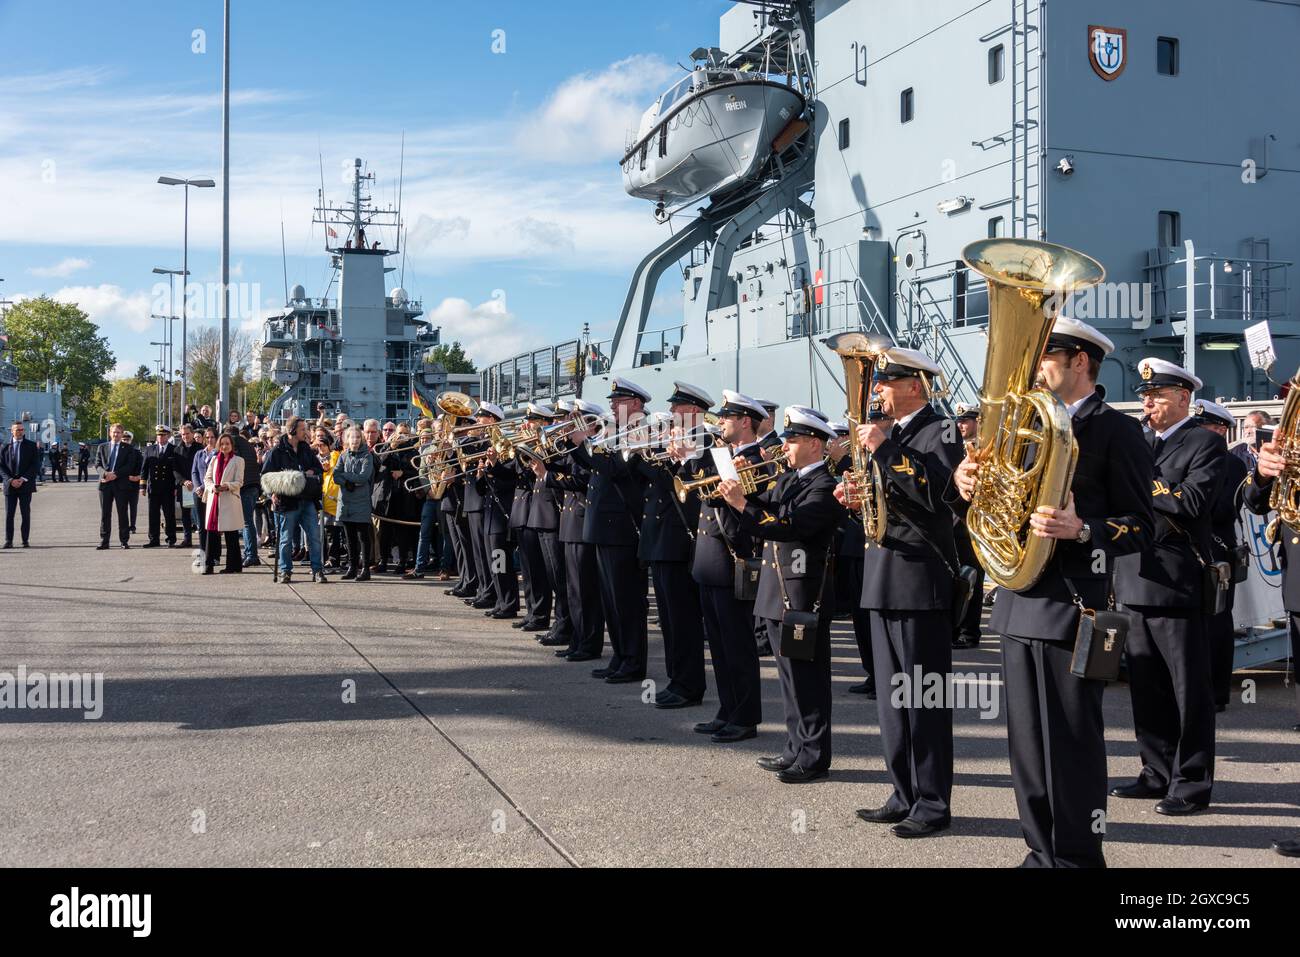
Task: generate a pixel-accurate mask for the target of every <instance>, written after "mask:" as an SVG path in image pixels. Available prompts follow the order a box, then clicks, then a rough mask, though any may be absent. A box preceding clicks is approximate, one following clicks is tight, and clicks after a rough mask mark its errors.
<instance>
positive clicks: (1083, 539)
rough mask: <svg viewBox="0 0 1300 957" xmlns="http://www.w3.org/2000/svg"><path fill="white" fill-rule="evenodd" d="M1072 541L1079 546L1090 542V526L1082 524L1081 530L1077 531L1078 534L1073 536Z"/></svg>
mask: <svg viewBox="0 0 1300 957" xmlns="http://www.w3.org/2000/svg"><path fill="white" fill-rule="evenodd" d="M1074 540H1075V541H1076V542H1078V543H1079V544H1080V545H1086V544H1088V543H1089V542H1090V541H1092V526H1091V525H1089V524H1088V523H1087V522H1084V523H1083V528H1081V529H1079V534H1078V535H1076V536H1075V538H1074Z"/></svg>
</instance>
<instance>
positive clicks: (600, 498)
mask: <svg viewBox="0 0 1300 957" xmlns="http://www.w3.org/2000/svg"><path fill="white" fill-rule="evenodd" d="M611 385H612V388H611V390H610V394H609V403H610V411H611V412H612V413H613V417H614V424H613V426H612V431H611V433H610V434H611V435H614V434H617V432H618V431H619V430H621V429H626V428H628V427H629V426H633V425H635V424H636V423H637V422H639V421H640V420H641V419H642V418H644V417H645V403H646V402H648V401H649V400H650V393H648V392H646V391H645V389H643V388H641V386H639V385H637V384H636V383H635V382H630V381H629V380H627V379H624V378H622V377H621V376H615V377H614V379H613V382H612V383H611ZM570 454H571V455H572V456H573V459H574V461H575V462H577V463H578V464H579V465H581V466H582V467H583V468H586V469H589V470H590V471H591V480H590V481H589V482H588V485H587V515H586V524H585V526H584V527H583V537H584V538H585V539H586V540H587V542H589V543H590V544H592V545H595V546H596V564H597V567H598V568H599V569H600V595H601V605H602V607H603V609H604V615H605V624H606V625H607V626H608V628H609V641H610V644H611V645H612V646H613V649H614V653H613V655H612V656H611V657H610V660H609V665H608V666H607V667H604V668H595V669H593V670H592V672H591V675H592V677H593V678H604V679H605V681H606V682H608V683H609V684H625V683H630V682H639V681H642V680H644V679H645V669H646V651H647V649H646V641H647V638H646V627H647V620H646V619H647V616H648V615H649V601H648V598H647V593H646V574H645V571H644V570H643V569H642V568H641V565H640V562H638V560H637V548H638V547H639V544H640V527H641V513H642V509H643V507H644V502H645V481H644V479H642V478H641V477H640V476H639V475H635V474H634V473H633V472H632V470H631V469H630V468H629V467H628V464H627V463H626V462H625V461H623V456H622V455H621V454H620V453H619V445H618V444H613V445H612V447H611V445H609V444H603V445H601V446H600V447H599V448H596V449H595V450H594V451H593V450H589V449H588V448H587V447H586V446H585V445H582V444H579V445H576V446H574V449H573V451H572V452H571V453H570Z"/></svg>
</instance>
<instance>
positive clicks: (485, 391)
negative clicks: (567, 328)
mask: <svg viewBox="0 0 1300 957" xmlns="http://www.w3.org/2000/svg"><path fill="white" fill-rule="evenodd" d="M591 345H592V346H595V345H596V344H595V343H592V344H591ZM607 350H608V346H607V347H606V352H607ZM584 355H587V356H588V358H589V355H590V353H589V352H588V353H586V354H584V351H583V345H582V341H581V340H580V339H571V340H568V341H566V342H562V343H560V344H558V345H554V346H549V347H547V348H545V349H535V350H533V351H532V352H525V353H521V354H520V355H517V356H512V357H511V358H509V359H504V360H502V361H501V362H496V363H493V364H492V365H490V366H488V367H487V368H485V369H483V370H482V372H480V374H479V394H480V396H481V397H482V398H483V399H484V400H485V401H488V402H495V403H496V404H497V405H500V406H502V407H503V408H508V407H512V406H518V405H522V404H523V403H526V402H554V401H555V400H556V399H558V398H560V397H561V396H566V395H576V394H577V392H578V389H579V387H580V385H581V382H582V376H583V374H584V372H590V371H592V369H591V365H590V362H588V363H586V366H587V367H586V369H584V368H583V366H584V362H583V361H582V360H583V357H584Z"/></svg>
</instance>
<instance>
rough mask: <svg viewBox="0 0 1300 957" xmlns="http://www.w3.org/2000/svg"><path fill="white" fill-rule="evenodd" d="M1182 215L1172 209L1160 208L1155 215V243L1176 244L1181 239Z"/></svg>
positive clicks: (1161, 244) (1160, 244)
mask: <svg viewBox="0 0 1300 957" xmlns="http://www.w3.org/2000/svg"><path fill="white" fill-rule="evenodd" d="M1181 220H1182V217H1181V216H1179V215H1178V213H1176V212H1173V211H1172V210H1168V209H1162V210H1160V213H1159V214H1158V215H1157V217H1156V233H1157V236H1156V245H1157V246H1178V245H1180V244H1181V243H1182V241H1183V236H1182V232H1183V230H1182V222H1181Z"/></svg>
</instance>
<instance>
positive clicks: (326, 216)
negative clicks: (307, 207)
mask: <svg viewBox="0 0 1300 957" xmlns="http://www.w3.org/2000/svg"><path fill="white" fill-rule="evenodd" d="M373 181H374V174H373V173H370V172H365V171H363V166H362V162H361V160H360V159H357V160H355V161H354V164H353V181H352V195H351V197H350V202H349V203H347V204H346V205H343V206H333V205H330V204H328V203H327V201H326V199H325V196H324V191H323V189H322V191H321V194H320V198H319V202H318V204H317V207H316V211H315V216H314V219H313V221H314V222H315V223H317V224H319V225H321V226H322V227H323V229H324V231H325V251H326V253H327V254H328V255H329V257H330V265H331V267H332V277H331V279H330V281H329V284H328V287H327V290H326V295H325V296H323V297H321V298H310V297H308V296H307V294H306V290H305V289H304V288H303V287H302V286H301V285H297V286H294V287H293V289H292V290H290V292H289V297H288V302H287V303H286V304H285V307H284V309H283V311H282V312H281V313H280V314H278V315H275V316H271V317H269V318H267V320H266V322H265V325H264V335H263V342H262V345H263V350H264V351H263V362H264V364H265V363H266V362H267V361H268V360H269V367H270V373H271V376H272V378H274V380H275V381H276V382H277V383H279V384H280V385H282V386H284V387H285V392H284V393H283V394H282V395H280V396H279V397H278V398H277V399H276V400H275V402H274V403H273V404H272V406H271V409H270V415H271V417H272V418H276V419H280V418H286V417H288V416H291V415H301V416H308V417H311V418H315V417H316V416H317V414H318V409H319V408H320V407H322V406H323V408H324V409H325V410H326V411H327V412H328V413H330V414H337V413H338V412H340V411H341V412H345V413H347V415H348V416H349V417H350V418H353V419H356V420H358V421H360V420H364V419H367V418H376V419H380V420H386V419H395V420H401V419H407V418H412V417H414V414H415V406H414V405H413V403H412V399H413V396H419V397H420V399H421V401H422V402H424V404H425V405H426V406H428V407H432V406H433V402H434V399H435V398H436V396H437V393H438V392H439V391H441V387H442V386H443V385H444V384H445V382H446V379H447V375H446V373H445V372H443V371H442V370H441V369H440V368H438V367H436V366H433V365H430V364H427V363H426V362H425V361H424V354H425V352H426V350H428V349H430V348H431V347H434V346H436V345H438V343H439V330H438V329H437V328H435V327H434V326H433V325H432V324H431V323H430V322H429V321H428V320H426V319H423V318H421V316H422V315H423V308H422V305H421V303H420V302H418V301H414V300H412V299H411V298H410V297H408V296H407V294H406V291H405V290H404V289H402V288H401V287H400V286H395V287H394V288H392V289H391V290H390V291H388V292H385V291H384V287H385V279H386V277H387V274H388V273H390V272H393V271H394V269H395V268H396V267H392V266H388V265H387V261H388V257H390V256H396V255H398V254H399V253H400V246H399V241H400V236H401V211H400V209H399V208H396V207H386V208H383V209H379V208H376V207H375V205H374V204H373V202H372V200H371V198H370V196H369V195H368V194H367V192H366V190H367V189H368V188H369V186H370V184H372V183H373ZM336 282H337V288H338V292H337V296H336V297H335V298H330V296H329V292H330V291H331V290H333V288H334V286H335V283H336Z"/></svg>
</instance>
